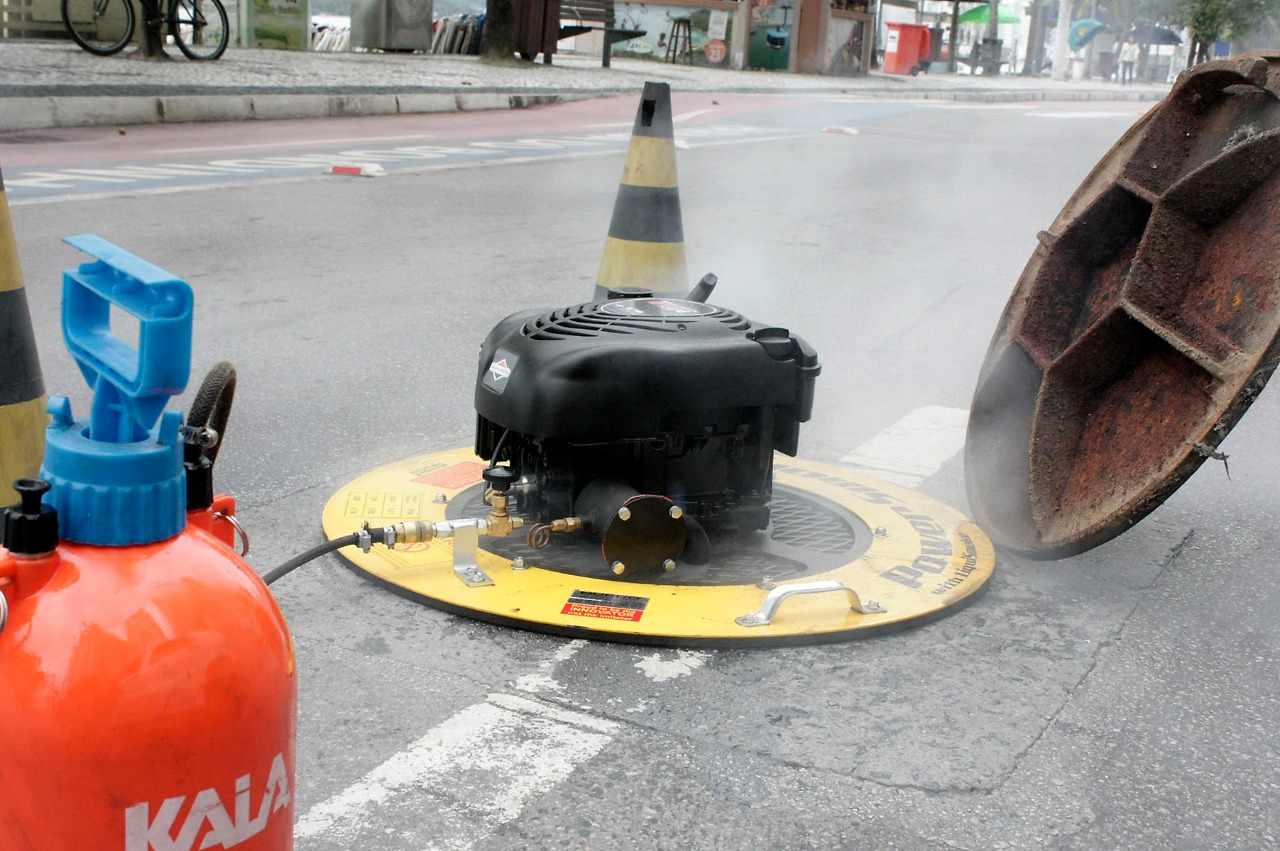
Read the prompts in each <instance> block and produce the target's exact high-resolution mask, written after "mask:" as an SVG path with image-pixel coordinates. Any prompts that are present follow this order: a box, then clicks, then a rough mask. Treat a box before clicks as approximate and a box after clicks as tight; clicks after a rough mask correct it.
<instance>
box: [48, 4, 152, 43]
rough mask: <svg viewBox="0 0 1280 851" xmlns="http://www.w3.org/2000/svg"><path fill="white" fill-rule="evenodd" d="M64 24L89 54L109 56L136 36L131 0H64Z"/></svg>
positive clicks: (73, 38) (76, 41) (72, 36)
mask: <svg viewBox="0 0 1280 851" xmlns="http://www.w3.org/2000/svg"><path fill="white" fill-rule="evenodd" d="M62 25H63V26H65V27H66V28H67V33H68V34H70V36H71V38H72V40H74V41H75V43H76V44H78V45H80V46H81V47H83V48H84V49H85V50H87V51H89V52H90V53H95V54H97V55H98V56H110V55H111V54H113V53H119V52H120V51H122V50H124V48H125V45H127V44H128V43H129V40H130V39H132V38H133V26H134V18H133V2H132V0H62Z"/></svg>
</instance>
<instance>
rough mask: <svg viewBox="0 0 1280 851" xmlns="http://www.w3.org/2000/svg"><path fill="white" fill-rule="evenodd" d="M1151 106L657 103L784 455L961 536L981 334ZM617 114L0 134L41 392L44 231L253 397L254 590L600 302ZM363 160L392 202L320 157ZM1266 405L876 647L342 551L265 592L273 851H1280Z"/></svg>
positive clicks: (54, 274) (235, 441)
mask: <svg viewBox="0 0 1280 851" xmlns="http://www.w3.org/2000/svg"><path fill="white" fill-rule="evenodd" d="M1143 108H1144V107H1142V106H1140V105H1134V104H1098V103H1091V104H1088V105H1087V106H1082V105H1080V104H1052V103H1038V104H1008V105H999V104H991V105H982V104H947V103H929V102H911V103H905V102H903V103H895V102H887V101H858V100H854V99H845V98H840V97H812V98H804V99H792V100H784V99H780V98H764V97H750V98H748V97H734V96H720V95H698V96H689V97H684V96H680V95H677V97H676V99H675V112H676V114H677V116H678V118H677V122H676V135H677V137H678V139H680V140H681V143H682V144H681V146H680V150H679V151H678V167H679V173H680V190H681V197H682V201H683V215H684V223H685V225H684V227H685V242H686V248H687V252H688V256H689V267H690V274H691V276H692V277H693V278H695V279H696V278H697V277H699V276H701V275H702V274H703V273H705V272H715V273H716V274H717V275H718V276H719V279H720V285H719V288H718V289H717V290H716V293H715V296H714V298H713V301H714V302H715V303H717V304H722V305H725V306H726V307H730V308H732V309H734V310H737V311H739V312H740V313H743V314H744V315H746V316H749V317H751V318H753V319H758V320H762V321H768V322H770V323H773V324H777V325H783V326H786V327H788V328H791V329H792V330H793V331H795V332H797V333H800V334H802V335H803V336H804V337H805V338H806V339H807V340H808V341H809V342H810V343H811V344H812V345H813V346H814V347H815V348H816V349H817V351H818V353H819V355H820V358H821V360H822V364H823V373H822V376H821V377H820V378H819V380H818V388H817V402H816V405H815V411H814V417H813V420H812V421H811V422H810V423H808V424H807V425H806V426H805V428H804V429H803V431H802V434H801V454H802V455H803V456H806V457H809V458H814V459H819V460H823V461H828V462H832V463H837V464H838V463H851V464H859V465H863V466H868V467H874V466H875V465H876V464H880V465H881V467H882V468H883V469H889V468H894V469H897V470H899V472H901V470H903V469H908V472H909V473H910V474H911V476H912V480H913V481H914V482H915V483H916V486H917V487H918V488H919V489H920V490H921V491H923V492H924V493H926V494H928V495H929V496H930V497H932V498H935V499H938V500H941V501H943V502H946V503H948V504H950V505H952V506H954V507H956V508H957V509H959V510H961V511H966V510H967V506H966V502H965V496H964V485H963V470H962V467H961V459H960V456H959V455H958V454H956V453H958V451H959V449H960V445H961V444H960V441H961V440H962V436H963V423H964V415H965V411H966V409H967V407H968V404H969V399H970V396H971V394H972V392H973V387H974V383H975V381H976V377H977V372H978V368H979V366H980V364H981V362H982V357H983V354H984V352H985V350H986V347H987V343H988V341H989V339H990V336H991V333H992V331H993V330H994V328H995V326H996V322H997V320H998V318H999V315H1000V311H1001V310H1002V308H1003V306H1004V303H1005V301H1006V299H1007V298H1008V295H1009V293H1010V291H1011V290H1012V287H1013V285H1014V283H1015V281H1016V280H1017V277H1018V274H1019V273H1020V271H1021V269H1022V266H1023V264H1024V263H1025V262H1026V259H1027V257H1028V256H1029V255H1030V253H1031V250H1032V248H1033V247H1034V244H1035V235H1036V232H1037V230H1039V229H1041V228H1043V227H1045V226H1047V225H1048V223H1049V222H1050V221H1051V220H1052V218H1053V216H1054V215H1055V214H1056V213H1057V211H1058V210H1059V208H1060V207H1061V206H1062V204H1063V203H1064V202H1065V201H1066V199H1067V198H1068V196H1069V195H1070V194H1071V192H1072V191H1073V190H1074V188H1075V187H1076V186H1077V185H1078V183H1079V182H1080V181H1081V180H1082V179H1083V178H1084V176H1085V175H1086V174H1087V173H1088V171H1089V169H1090V168H1091V167H1092V166H1093V164H1094V163H1095V162H1096V161H1097V160H1098V159H1099V158H1100V157H1101V156H1102V155H1103V154H1104V153H1105V152H1106V151H1107V149H1108V148H1109V147H1110V146H1111V145H1112V144H1113V143H1114V141H1115V140H1116V139H1117V138H1118V137H1119V136H1120V135H1121V133H1123V131H1124V130H1125V129H1126V128H1127V127H1128V126H1129V125H1130V124H1131V123H1132V122H1133V121H1134V120H1136V119H1137V118H1138V117H1139V115H1140V114H1141V110H1142V109H1143ZM634 110H635V104H634V102H633V101H631V100H630V99H625V98H624V99H618V100H609V101H601V102H591V103H580V104H569V105H564V106H559V107H553V108H544V109H537V110H530V111H527V112H515V113H501V114H494V115H442V116H406V117H400V118H385V119H344V120H335V121H316V122H272V123H269V124H268V123H264V124H244V125H202V126H187V127H146V128H141V127H140V128H130V129H129V130H128V131H127V133H126V134H124V135H121V134H119V133H117V131H116V130H115V129H113V128H105V129H102V128H100V129H91V130H74V131H42V133H40V134H37V133H34V132H33V133H27V134H9V135H8V136H4V137H0V166H2V167H3V168H4V176H5V180H6V184H7V185H8V187H9V193H8V194H9V198H10V202H11V206H12V211H13V218H14V222H15V228H16V231H17V239H18V246H19V251H20V256H21V261H22V266H23V270H24V273H25V277H26V282H27V291H28V297H29V299H30V302H31V307H32V312H33V318H34V322H35V326H36V334H37V337H38V340H39V342H40V346H41V357H42V361H43V365H44V370H45V376H46V381H47V383H48V385H49V388H50V392H53V393H62V394H65V395H68V396H70V397H71V398H72V401H73V403H74V404H75V406H76V408H77V410H78V411H84V410H87V405H88V391H87V389H86V388H85V387H84V386H83V380H82V379H81V378H80V376H79V374H78V372H77V371H76V370H75V368H74V366H73V365H72V363H71V361H70V359H69V357H68V356H67V355H66V353H65V351H64V350H63V349H62V347H61V343H60V332H59V329H58V310H59V280H60V270H61V269H63V268H66V267H68V266H70V265H72V264H74V263H76V262H79V259H80V257H79V256H78V255H77V253H76V252H75V251H74V250H72V249H70V248H69V247H67V246H64V245H63V244H61V242H60V241H59V240H60V238H61V237H62V236H65V235H68V234H74V233H82V232H90V233H97V234H99V235H101V236H103V237H105V238H106V239H108V240H110V241H112V242H115V243H116V244H118V245H120V246H122V247H124V248H126V249H128V250H130V251H133V252H134V253H136V254H138V255H140V256H142V257H144V258H146V259H147V260H149V261H151V262H152V263H155V264H156V265H159V266H161V267H163V268H165V269H168V270H169V271H171V272H173V273H175V274H176V275H178V276H180V277H183V278H185V279H186V280H188V281H189V282H190V283H191V284H192V286H193V287H194V289H195V293H196V316H195V352H194V358H193V361H194V364H195V369H194V377H193V381H192V384H193V385H196V384H198V381H199V378H200V377H201V376H202V375H203V371H204V370H207V369H208V368H209V367H210V366H211V365H212V364H213V363H214V362H216V361H218V360H220V359H229V360H232V361H233V362H235V364H236V365H237V367H238V369H239V373H240V387H239V391H238V394H237V397H236V408H235V411H234V413H233V415H232V421H231V427H230V430H229V434H228V441H227V444H226V448H225V450H224V451H223V453H222V454H221V455H220V457H219V464H218V471H217V472H218V478H217V485H218V487H219V489H220V490H227V491H231V492H233V493H234V494H236V496H237V497H238V499H239V505H240V509H239V512H240V518H241V520H242V522H243V523H244V524H245V525H246V526H247V527H248V530H249V533H250V535H251V537H252V541H253V551H252V553H251V555H250V561H251V562H252V563H253V564H254V565H255V567H257V568H258V569H259V570H260V571H263V572H265V571H266V570H268V569H270V568H271V567H273V566H275V565H276V564H278V563H280V562H282V561H284V560H285V559H286V558H288V557H289V556H291V555H293V554H295V553H298V552H301V551H303V550H305V549H308V548H310V547H312V546H314V545H315V544H317V543H319V542H320V541H321V540H322V537H321V531H320V527H319V517H320V510H321V508H322V506H323V505H324V503H325V502H326V500H328V498H329V497H330V496H331V495H332V494H333V493H334V492H335V491H336V490H337V489H339V488H340V487H342V486H343V485H344V484H346V483H347V482H350V481H351V480H352V479H353V478H355V477H357V476H359V475H360V474H361V473H363V472H365V471H367V470H370V469H372V468H374V467H377V466H380V465H383V464H387V463H390V462H393V461H396V460H399V459H402V458H407V457H410V456H414V455H420V454H425V453H427V452H432V451H436V450H444V449H450V448H453V447H460V446H467V445H470V443H471V441H472V438H473V433H472V430H473V428H474V413H473V409H472V407H471V398H472V393H473V387H474V381H475V376H476V369H477V364H476V352H477V347H478V345H479V343H480V341H481V340H482V339H483V337H484V335H485V334H486V333H487V331H488V329H489V328H490V327H492V325H493V324H494V323H496V322H497V321H498V320H499V319H501V318H502V317H503V316H505V315H506V314H508V313H510V312H513V311H515V310H517V309H522V308H526V307H536V306H547V307H552V306H564V305H568V304H573V303H577V302H580V301H584V300H586V299H587V298H589V297H590V294H591V292H592V288H593V286H594V280H595V274H596V270H597V266H598V263H599V258H600V251H601V247H602V245H603V241H604V236H605V233H606V230H607V226H608V220H609V216H610V213H611V210H612V207H613V200H614V194H615V192H616V187H617V183H618V177H619V174H620V171H621V168H622V164H623V161H624V156H625V149H626V140H627V136H628V134H629V131H630V126H631V121H632V117H633V115H634ZM529 140H535V141H532V142H531V141H529ZM536 140H541V141H536ZM20 141H22V142H25V144H19V142H20ZM349 161H359V162H375V163H378V164H380V165H381V166H382V167H383V168H384V169H385V171H386V172H387V174H386V176H384V177H380V178H376V179H375V178H363V177H350V176H340V175H331V174H324V173H323V169H324V167H325V166H326V165H331V164H336V163H339V162H349ZM184 171H185V174H184V173H183V172H184ZM189 395H190V394H188V396H186V397H183V398H181V399H179V400H177V401H176V402H175V406H176V407H179V408H185V407H186V404H187V403H188V402H189ZM1276 398H1277V397H1276V393H1275V390H1274V388H1273V389H1271V390H1268V391H1266V392H1264V393H1263V395H1262V396H1261V398H1260V399H1259V400H1258V402H1257V403H1256V404H1255V405H1254V409H1253V410H1252V411H1251V412H1250V413H1249V414H1248V415H1247V416H1246V417H1245V418H1244V419H1243V421H1242V422H1241V423H1240V425H1239V426H1238V427H1237V428H1236V430H1235V432H1234V433H1233V434H1232V435H1231V436H1230V437H1229V438H1228V440H1227V441H1226V442H1225V443H1224V444H1223V447H1222V448H1223V450H1224V451H1225V452H1226V453H1227V454H1228V455H1229V462H1228V463H1229V465H1230V466H1229V471H1228V469H1226V468H1225V467H1224V465H1223V464H1221V463H1217V462H1210V463H1209V464H1207V465H1206V466H1205V467H1203V468H1202V469H1201V470H1200V471H1199V472H1198V473H1197V474H1196V475H1195V476H1194V477H1193V478H1192V479H1191V480H1190V481H1189V482H1188V483H1187V485H1186V486H1184V487H1183V488H1182V489H1181V490H1180V491H1179V492H1178V493H1177V494H1175V495H1174V496H1173V498H1171V499H1170V500H1169V501H1168V503H1167V504H1166V505H1165V506H1164V507H1163V508H1161V509H1159V510H1157V511H1156V512H1155V513H1154V514H1153V515H1151V516H1150V517H1148V518H1147V519H1145V520H1143V521H1142V522H1141V523H1139V524H1138V525H1137V526H1136V527H1134V528H1133V529H1132V530H1130V531H1129V532H1127V533H1126V534H1124V535H1123V536H1121V537H1120V538H1118V539H1116V540H1114V541H1112V542H1110V543H1108V544H1106V545H1104V546H1102V547H1100V548H1098V549H1096V550H1094V551H1092V552H1089V553H1087V554H1084V555H1082V556H1078V557H1075V558H1072V559H1067V560H1063V561H1059V562H1030V561H1025V560H1022V559H1019V558H1014V557H1009V556H1006V555H1001V556H1000V557H999V559H998V561H997V566H996V572H995V576H994V578H993V579H992V580H991V582H990V583H989V586H988V590H987V593H986V594H985V595H984V596H983V597H981V598H980V599H979V600H978V601H977V602H975V603H974V604H973V605H971V606H969V607H967V608H965V609H963V610H961V611H959V612H957V613H955V614H954V615H952V616H950V617H948V618H945V619H943V620H940V621H938V622H935V623H932V624H929V625H927V626H923V627H920V628H918V629H913V630H908V631H905V632H901V633H897V634H893V635H888V636H883V637H878V638H873V639H869V640H865V641H858V642H852V643H845V644H836V645H829V646H818V647H801V648H791V649H781V650H714V651H713V650H687V649H661V648H652V647H648V648H646V647H633V646H625V645H618V644H607V643H599V642H591V641H582V640H572V641H571V640H568V639H564V638H558V637H552V636H545V635H539V634H534V633H529V632H523V631H516V630H510V629H504V628H501V627H497V626H491V625H486V624H483V623H478V622H474V621H470V620H465V619H461V618H458V617H455V616H453V615H449V614H445V613H442V612H439V611H436V610H433V609H431V608H427V607H425V606H422V605H419V604H416V603H414V602H411V601H408V600H405V599H403V598H400V597H397V596H395V595H392V594H390V593H388V592H386V591H385V590H382V589H380V588H378V587H375V586H374V585H373V584H371V583H369V582H368V581H366V580H364V579H363V578H361V577H360V576H358V575H356V574H355V573H353V572H351V571H349V570H348V569H347V568H345V567H344V566H343V562H342V561H341V560H340V559H339V558H338V557H336V556H327V557H325V558H323V559H321V560H319V561H317V562H314V563H312V564H310V565H308V566H306V567H303V568H300V569H299V570H298V571H296V572H295V573H294V574H291V575H290V576H288V577H287V578H285V579H282V580H281V581H279V582H278V583H276V584H275V585H274V586H273V591H274V592H275V594H276V596H277V598H278V599H279V601H280V604H281V606H282V607H283V609H284V611H285V614H286V616H287V618H288V620H289V623H290V627H291V629H292V632H293V637H294V641H295V643H296V646H297V654H298V665H299V682H300V709H299V738H298V759H297V788H296V790H295V791H296V810H297V817H298V822H297V847H298V848H299V849H303V851H331V849H332V851H337V849H344V851H345V849H357V848H358V849H363V850H364V851H380V849H397V851H399V849H428V848H431V849H435V848H440V849H464V848H485V849H507V848H510V849H516V848H521V849H523V848H568V849H657V848H663V849H665V848H682V849H683V848H697V849H725V848H738V847H774V848H786V849H805V848H814V849H818V848H822V849H830V848H850V849H852V848H876V849H892V848H900V849H933V848H937V849H993V848H1051V849H1064V850H1065V849H1097V848H1116V847H1128V848H1152V849H1156V848H1159V849H1167V848H1186V849H1201V848H1231V849H1255V848H1271V847H1277V846H1278V845H1280V839H1278V837H1280V806H1277V805H1278V804H1280V753H1278V751H1280V728H1278V727H1277V724H1276V723H1275V721H1276V718H1277V717H1278V715H1280V705H1278V702H1277V691H1278V690H1277V684H1278V683H1277V679H1278V678H1277V665H1278V663H1280V641H1278V639H1277V628H1276V622H1277V619H1276V616H1275V614H1274V613H1275V612H1276V610H1277V608H1278V607H1280V593H1278V592H1277V590H1276V587H1277V586H1276V581H1275V579H1276V575H1277V574H1276V565H1275V559H1274V557H1273V556H1272V553H1274V552H1275V551H1276V548H1277V544H1280V540H1278V539H1280V536H1278V535H1277V532H1276V523H1275V520H1276V516H1277V511H1276V509H1275V502H1274V494H1276V493H1277V492H1280V475H1278V473H1277V466H1276V463H1275V458H1274V440H1271V439H1268V438H1272V437H1273V436H1274V434H1275V433H1276V424H1277V422H1280V410H1278V409H1277V408H1278V403H1277V401H1276ZM921 423H924V424H925V426H924V427H923V428H922V427H921ZM889 456H894V457H889ZM873 475H874V473H873Z"/></svg>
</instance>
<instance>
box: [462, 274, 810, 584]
mask: <svg viewBox="0 0 1280 851" xmlns="http://www.w3.org/2000/svg"><path fill="white" fill-rule="evenodd" d="M709 277H710V276H709ZM711 280H712V281H713V280H714V279H711ZM701 289H702V292H699V291H697V290H695V293H696V294H695V295H691V296H690V299H697V298H698V297H699V296H700V295H702V296H703V297H705V295H703V293H705V292H708V291H709V287H705V286H704V287H702V288H701ZM611 296H621V297H617V298H612V299H611V300H609V301H606V302H601V303H589V304H579V305H576V306H574V307H569V308H565V309H562V310H553V311H550V312H548V311H546V310H532V311H524V312H521V313H516V314H513V315H511V316H509V317H507V318H506V319H504V320H503V321H501V322H500V323H498V325H497V326H496V327H495V328H494V329H493V330H492V331H491V332H490V333H489V336H488V338H487V339H486V340H485V342H484V345H483V347H482V348H481V350H480V374H479V376H478V380H477V385H476V412H477V415H478V423H477V429H476V453H477V454H478V455H479V456H480V457H481V458H484V459H488V460H490V461H491V463H492V464H493V465H495V466H496V465H497V464H499V463H506V464H507V465H508V467H509V469H510V473H509V474H503V476H502V477H501V478H502V479H503V481H504V486H505V482H506V481H510V482H511V487H510V495H511V497H512V498H513V503H512V508H513V509H514V511H515V512H517V513H519V514H520V515H523V516H524V517H525V518H526V519H527V520H528V521H530V522H532V523H535V524H549V523H551V521H552V520H554V519H556V518H568V517H572V516H578V517H581V518H582V520H583V522H584V525H585V528H586V530H587V531H588V532H589V533H593V534H595V535H596V536H598V537H600V538H601V539H603V541H604V543H605V548H604V549H605V553H604V554H605V558H606V560H608V561H610V562H611V563H612V564H613V565H614V568H615V573H619V574H621V573H622V572H623V569H624V568H623V563H624V562H625V563H626V566H627V567H632V566H634V567H637V568H640V569H642V570H645V571H649V570H651V569H653V567H654V566H655V565H665V566H666V569H668V570H669V569H671V568H672V567H673V566H674V562H673V561H672V559H675V558H677V557H679V558H683V559H684V560H687V561H692V562H697V561H699V560H701V561H705V560H706V559H705V554H706V542H707V540H708V534H710V535H711V536H715V535H717V534H722V533H729V532H736V531H751V530H757V529H764V528H765V527H766V526H767V525H768V523H769V507H770V499H771V494H772V480H773V452H774V450H778V451H781V452H783V453H786V454H788V455H795V453H796V449H797V442H798V438H799V430H800V423H802V422H804V421H806V420H808V419H809V416H810V412H811V409H812V406H813V388H814V380H815V378H816V377H817V375H818V373H819V371H820V370H821V367H820V366H819V365H818V357H817V354H816V353H815V352H814V350H813V349H812V348H810V347H809V345H808V344H807V343H805V342H804V341H803V340H802V339H800V338H799V337H797V336H795V335H793V334H791V333H790V332H788V331H787V330H786V329H785V328H777V327H773V326H769V325H762V324H759V323H755V322H752V321H750V320H748V319H745V318H743V317H742V316H740V315H738V314H736V313H733V312H731V311H728V310H725V309H723V308H719V307H714V306H711V305H708V304H705V303H703V302H702V301H699V300H686V299H675V298H660V297H659V298H655V297H653V296H652V295H651V294H649V293H643V292H615V293H611ZM487 478H491V477H487ZM491 481H492V478H491ZM620 521H621V522H620ZM632 521H643V522H632ZM637 535H639V536H640V538H644V539H650V541H649V542H650V543H652V542H653V541H655V540H656V541H661V542H662V543H661V544H659V545H658V546H657V547H656V548H654V547H651V546H646V545H645V541H644V540H640V541H638V542H634V541H633V542H632V543H630V544H627V545H625V546H624V545H623V543H622V542H623V541H624V540H630V539H631V538H636V537H637ZM686 538H687V541H688V543H687V545H686ZM677 539H678V540H677ZM611 540H612V543H613V544H614V546H613V552H611V551H610V549H611V547H610V543H611ZM650 550H652V552H650ZM642 563H643V564H642Z"/></svg>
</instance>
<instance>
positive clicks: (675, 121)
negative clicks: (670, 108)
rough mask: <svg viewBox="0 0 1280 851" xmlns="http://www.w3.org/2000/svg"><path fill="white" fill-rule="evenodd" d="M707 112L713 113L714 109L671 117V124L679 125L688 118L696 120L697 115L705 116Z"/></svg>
mask: <svg viewBox="0 0 1280 851" xmlns="http://www.w3.org/2000/svg"><path fill="white" fill-rule="evenodd" d="M708 112H715V110H714V109H695V110H691V111H689V112H682V113H680V114H679V115H673V116H671V123H673V124H679V123H680V122H681V121H688V120H689V119H690V118H697V117H698V116H699V115H706V114H707V113H708Z"/></svg>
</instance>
